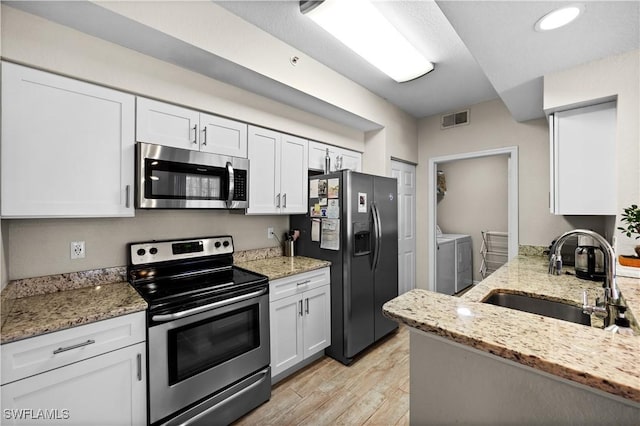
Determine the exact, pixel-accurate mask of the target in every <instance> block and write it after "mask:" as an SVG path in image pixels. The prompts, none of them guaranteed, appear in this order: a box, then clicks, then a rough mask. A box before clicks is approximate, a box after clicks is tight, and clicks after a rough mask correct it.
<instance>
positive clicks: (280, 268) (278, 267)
mask: <svg viewBox="0 0 640 426" xmlns="http://www.w3.org/2000/svg"><path fill="white" fill-rule="evenodd" d="M234 264H235V266H238V267H240V268H244V269H248V270H249V271H253V272H256V273H258V274H262V275H266V276H267V277H269V280H277V279H278V278H284V277H288V276H290V275H295V274H301V273H303V272H308V271H313V270H315V269H320V268H324V267H327V266H330V265H331V262H328V261H326V260H319V259H312V258H309V257H304V256H293V257H286V256H279V257H269V258H266V259H257V260H248V261H243V262H236V263H234Z"/></svg>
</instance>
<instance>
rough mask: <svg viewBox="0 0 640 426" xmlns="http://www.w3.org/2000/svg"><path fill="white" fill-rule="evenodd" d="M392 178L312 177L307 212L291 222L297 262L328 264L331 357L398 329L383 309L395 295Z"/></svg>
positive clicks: (347, 358)
mask: <svg viewBox="0 0 640 426" xmlns="http://www.w3.org/2000/svg"><path fill="white" fill-rule="evenodd" d="M396 195H397V183H396V179H395V178H388V177H382V176H373V175H368V174H364V173H356V172H352V171H340V172H335V173H330V174H325V175H317V176H310V177H309V211H308V213H307V214H305V215H294V216H291V219H290V221H291V228H292V229H298V230H300V237H299V238H298V240H297V241H296V242H295V250H296V254H297V255H301V256H308V257H314V258H318V259H324V260H328V261H331V346H330V347H329V348H327V349H326V350H325V352H326V354H327V355H329V356H331V357H332V358H334V359H336V360H338V361H340V362H342V363H343V364H346V365H348V364H350V363H351V362H352V361H353V359H354V357H355V356H356V355H358V354H359V353H360V352H362V351H363V350H364V349H366V348H367V347H368V346H370V345H372V344H373V343H375V342H377V341H378V340H380V339H381V338H383V337H384V336H386V335H387V334H389V333H391V332H392V331H394V330H396V329H397V328H398V325H397V323H396V322H394V321H391V320H389V319H387V318H385V317H384V316H383V315H382V305H383V304H384V303H385V302H387V301H388V300H391V299H393V298H394V297H396V296H397V295H398V203H397V200H396Z"/></svg>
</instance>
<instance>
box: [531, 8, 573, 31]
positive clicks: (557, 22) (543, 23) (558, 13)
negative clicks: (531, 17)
mask: <svg viewBox="0 0 640 426" xmlns="http://www.w3.org/2000/svg"><path fill="white" fill-rule="evenodd" d="M583 10H584V6H583V5H581V4H572V5H571V6H566V7H561V8H560V9H556V10H554V11H551V12H549V13H547V14H546V15H544V16H543V17H542V18H540V19H539V20H538V22H536V25H535V29H536V31H550V30H555V29H556V28H560V27H564V26H565V25H567V24H569V23H571V22H573V21H574V20H575V19H576V18H577V17H578V16H579V15H580V14H581V13H582V11H583Z"/></svg>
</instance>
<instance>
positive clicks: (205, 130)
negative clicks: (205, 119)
mask: <svg viewBox="0 0 640 426" xmlns="http://www.w3.org/2000/svg"><path fill="white" fill-rule="evenodd" d="M202 134H203V135H204V140H203V141H202V145H206V144H207V126H204V127H203V128H202Z"/></svg>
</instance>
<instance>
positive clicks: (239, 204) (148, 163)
mask: <svg viewBox="0 0 640 426" xmlns="http://www.w3.org/2000/svg"><path fill="white" fill-rule="evenodd" d="M136 155H137V161H136V163H137V167H136V174H137V179H136V180H137V187H136V189H137V197H136V202H137V207H139V208H212V209H214V208H221V209H237V208H246V207H248V202H247V170H248V166H249V160H247V159H246V158H236V157H230V156H225V155H218V154H211V153H207V152H199V151H191V150H188V149H180V148H173V147H168V146H161V145H154V144H147V143H141V142H140V143H138V144H137V149H136Z"/></svg>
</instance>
